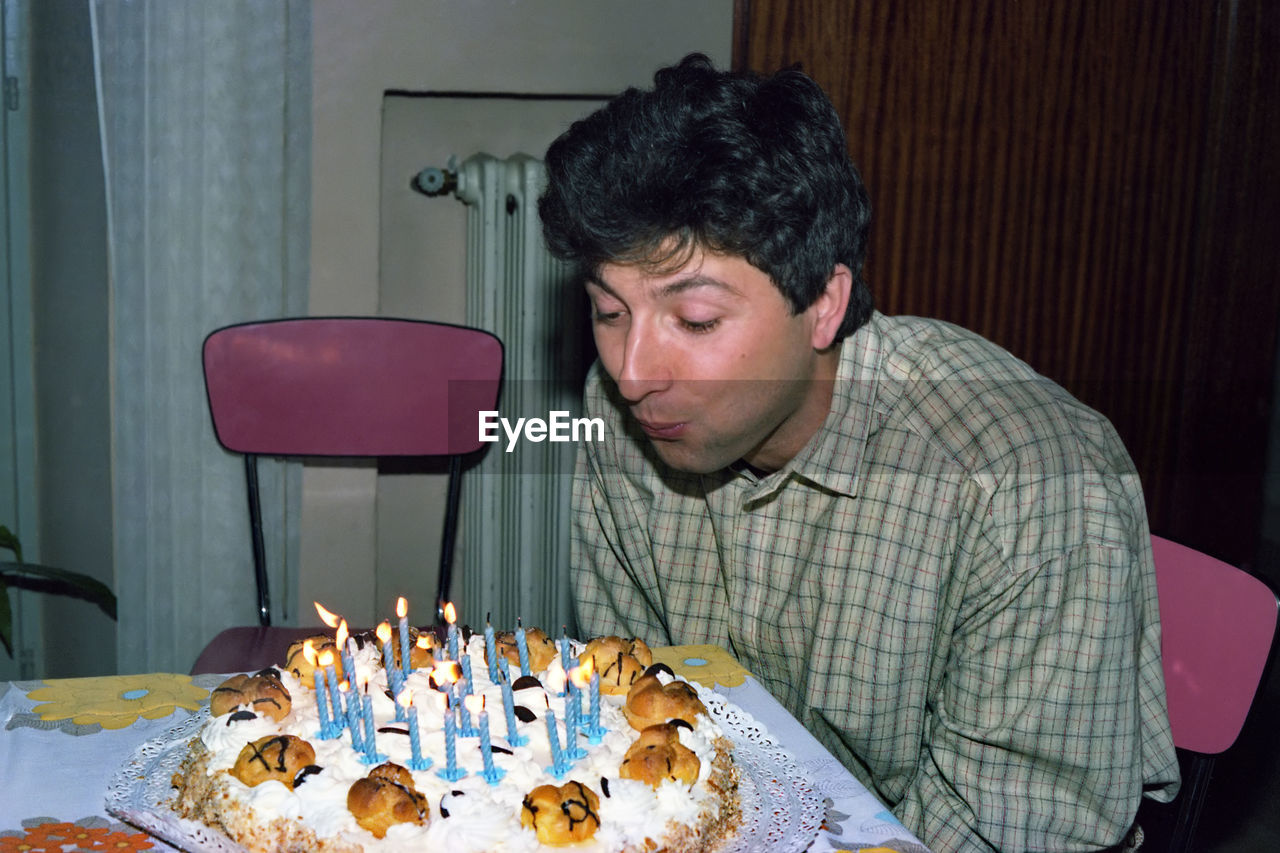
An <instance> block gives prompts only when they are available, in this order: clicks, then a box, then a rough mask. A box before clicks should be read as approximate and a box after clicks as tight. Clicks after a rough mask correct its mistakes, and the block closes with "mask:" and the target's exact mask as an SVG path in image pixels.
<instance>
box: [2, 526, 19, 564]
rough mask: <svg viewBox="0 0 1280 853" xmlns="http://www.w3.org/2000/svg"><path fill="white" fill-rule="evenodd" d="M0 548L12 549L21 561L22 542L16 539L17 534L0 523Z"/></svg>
mask: <svg viewBox="0 0 1280 853" xmlns="http://www.w3.org/2000/svg"><path fill="white" fill-rule="evenodd" d="M0 548H5V549H8V550H10V551H12V552H13V556H14V557H16V558H17V560H18V562H19V563H21V562H22V543H20V542H19V541H18V537H17V536H14V535H13V531H12V530H10V529H9V528H7V527H5V526H4V525H3V524H0Z"/></svg>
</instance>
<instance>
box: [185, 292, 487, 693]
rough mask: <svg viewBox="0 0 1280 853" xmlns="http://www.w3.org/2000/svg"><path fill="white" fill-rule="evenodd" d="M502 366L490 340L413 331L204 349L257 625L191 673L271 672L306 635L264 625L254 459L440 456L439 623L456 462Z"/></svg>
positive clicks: (356, 323) (288, 330)
mask: <svg viewBox="0 0 1280 853" xmlns="http://www.w3.org/2000/svg"><path fill="white" fill-rule="evenodd" d="M502 365H503V349H502V343H501V341H499V340H498V338H497V337H496V336H494V335H492V334H490V333H489V332H485V331H482V330H480V329H472V328H466V327H463V326H453V325H447V324H444V323H432V322H425V321H420V320H400V319H388V318H376V317H305V318H294V319H284V320H270V321H264V322H254V323H242V324H237V325H233V326H227V327H224V328H221V329H217V330H215V331H214V332H212V333H211V334H210V335H209V336H208V337H207V338H205V341H204V376H205V387H206V390H207V391H208V397H209V411H210V413H211V415H212V418H213V427H214V432H215V433H216V434H217V437H218V441H219V442H220V443H221V444H222V446H223V447H225V448H226V449H228V450H231V451H234V452H237V453H242V454H244V465H245V486H246V490H247V494H248V504H249V521H250V534H251V540H252V549H253V564H254V575H255V578H256V584H257V595H258V598H257V606H258V621H259V625H258V626H257V627H256V628H251V627H238V628H231V629H227V631H224V632H223V633H222V634H219V635H218V636H217V637H215V638H214V640H213V641H212V642H211V643H210V644H209V646H207V647H206V648H205V650H204V651H203V652H201V655H200V657H199V658H198V659H197V661H196V664H195V666H193V667H192V672H193V673H195V672H228V671H232V670H245V669H253V668H260V666H267V665H270V664H271V663H277V662H279V657H280V655H281V654H282V652H283V650H284V649H285V648H286V647H287V646H288V643H289V642H290V641H291V640H292V639H293V638H295V637H297V636H302V635H306V634H311V633H314V629H297V628H273V627H272V626H271V603H270V595H269V589H268V584H267V567H266V554H265V548H264V543H263V531H262V513H261V506H260V503H259V497H258V468H257V459H258V457H259V456H282V457H283V456H287V457H347V458H352V457H392V456H432V457H438V456H444V457H448V470H449V481H448V492H447V498H446V509H445V518H444V532H443V536H442V543H441V549H440V576H439V583H438V586H437V594H436V608H437V618H438V617H439V614H440V613H441V610H442V608H443V606H444V602H445V599H446V597H447V595H448V591H449V585H450V582H451V581H452V568H453V546H454V539H455V537H456V530H457V521H458V504H459V496H460V494H461V477H462V457H463V456H464V455H465V454H468V453H473V452H475V451H478V450H480V449H481V448H482V447H483V446H484V445H483V444H482V443H481V442H480V440H479V429H478V418H477V413H478V412H479V411H483V410H492V409H495V408H496V404H497V399H498V390H499V386H500V384H501V380H502ZM259 660H265V662H263V663H261V664H259V663H258V661H259Z"/></svg>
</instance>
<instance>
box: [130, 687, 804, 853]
mask: <svg viewBox="0 0 1280 853" xmlns="http://www.w3.org/2000/svg"><path fill="white" fill-rule="evenodd" d="M695 687H697V690H698V698H700V699H701V700H702V702H703V704H704V705H706V707H707V711H708V713H709V714H710V715H711V716H712V717H714V718H715V720H716V721H717V722H718V723H719V724H720V727H721V728H722V729H723V730H724V732H725V734H726V735H727V736H728V737H729V739H730V740H732V741H733V742H734V760H735V762H736V763H737V765H738V770H739V774H740V781H739V787H738V793H739V799H740V800H741V804H742V826H741V827H740V828H739V830H738V832H737V834H736V835H734V836H733V837H732V838H730V839H728V841H727V842H726V843H725V844H724V845H722V846H721V847H720V848H719V850H718V851H717V853H751V851H759V850H769V851H771V853H772V851H780V853H800V851H803V850H806V849H808V847H809V845H810V844H812V843H813V840H814V838H816V837H817V835H818V830H819V829H820V828H821V826H822V815H823V804H822V798H821V797H819V796H818V794H817V793H816V792H815V791H814V790H813V786H812V785H811V784H810V783H809V781H808V780H807V779H806V778H805V777H804V774H803V773H802V772H801V770H800V767H799V765H798V764H796V761H795V759H794V758H793V757H792V756H791V754H790V753H789V752H788V751H787V750H786V749H785V748H783V747H782V745H781V744H779V743H778V742H777V741H776V740H774V739H773V737H772V736H771V735H770V734H769V733H768V731H766V730H765V727H764V726H763V725H762V724H760V723H759V722H757V721H756V720H755V718H754V717H752V716H751V715H750V714H748V713H747V712H746V711H744V710H742V709H741V708H739V707H737V706H736V705H733V704H731V703H730V702H729V701H728V700H727V699H726V698H725V697H723V696H721V695H719V694H718V693H714V692H712V691H710V690H708V689H706V688H705V687H702V686H700V685H696V684H695ZM208 720H209V711H208V708H207V707H204V708H201V709H200V711H198V712H197V713H195V714H193V715H192V716H191V717H189V718H188V719H187V720H186V721H185V722H183V723H180V724H179V725H177V726H175V727H174V728H172V729H170V730H169V731H167V732H165V733H164V734H163V735H160V736H159V737H157V738H154V739H152V740H149V741H147V742H146V743H144V744H143V745H142V746H140V747H138V749H137V751H136V752H135V753H134V755H133V757H132V758H131V759H129V761H127V762H126V763H125V764H124V765H123V766H122V767H121V768H120V769H119V770H117V771H116V774H115V776H114V777H113V778H112V780H111V786H110V788H109V789H108V792H107V811H108V812H110V813H111V814H113V815H115V816H116V817H118V818H120V819H121V820H124V821H127V822H129V823H131V824H133V825H134V826H137V827H139V828H141V829H144V830H146V831H147V832H149V833H151V834H152V835H154V836H156V837H158V838H161V839H163V840H164V841H167V842H168V843H170V844H172V845H173V846H175V847H178V848H181V849H183V850H187V851H191V853H245V850H244V848H243V847H241V846H240V845H239V844H237V843H235V842H234V841H232V840H231V839H230V838H228V837H227V836H226V835H224V834H223V833H221V832H219V831H218V830H216V829H212V828H211V827H208V826H205V825H204V824H202V823H199V822H197V821H192V820H187V819H186V818H182V817H179V816H178V815H177V814H176V813H175V812H173V811H172V810H171V809H170V808H169V803H170V802H172V801H173V797H174V791H173V787H172V782H171V779H172V778H173V775H174V773H176V772H178V769H179V767H180V766H181V764H182V761H183V759H184V758H185V757H186V754H187V743H188V742H189V741H190V740H191V738H193V737H195V736H196V735H197V734H198V733H199V731H200V729H201V727H203V725H204V724H205V723H206V722H208Z"/></svg>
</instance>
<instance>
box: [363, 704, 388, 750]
mask: <svg viewBox="0 0 1280 853" xmlns="http://www.w3.org/2000/svg"><path fill="white" fill-rule="evenodd" d="M367 687H368V685H366V689H367ZM361 711H362V715H363V716H364V757H363V758H362V759H360V760H361V761H363V762H364V763H366V764H377V763H378V762H379V761H385V760H386V758H387V757H386V756H385V755H379V754H378V741H377V737H378V733H377V729H376V728H375V727H374V724H373V698H372V697H371V696H369V694H368V693H365V694H364V696H363V697H361Z"/></svg>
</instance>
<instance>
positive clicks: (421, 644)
mask: <svg viewBox="0 0 1280 853" xmlns="http://www.w3.org/2000/svg"><path fill="white" fill-rule="evenodd" d="M416 645H417V646H418V648H420V649H434V648H435V646H436V641H435V638H434V637H432V636H431V635H430V634H419V635H418V642H417V644H416Z"/></svg>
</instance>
